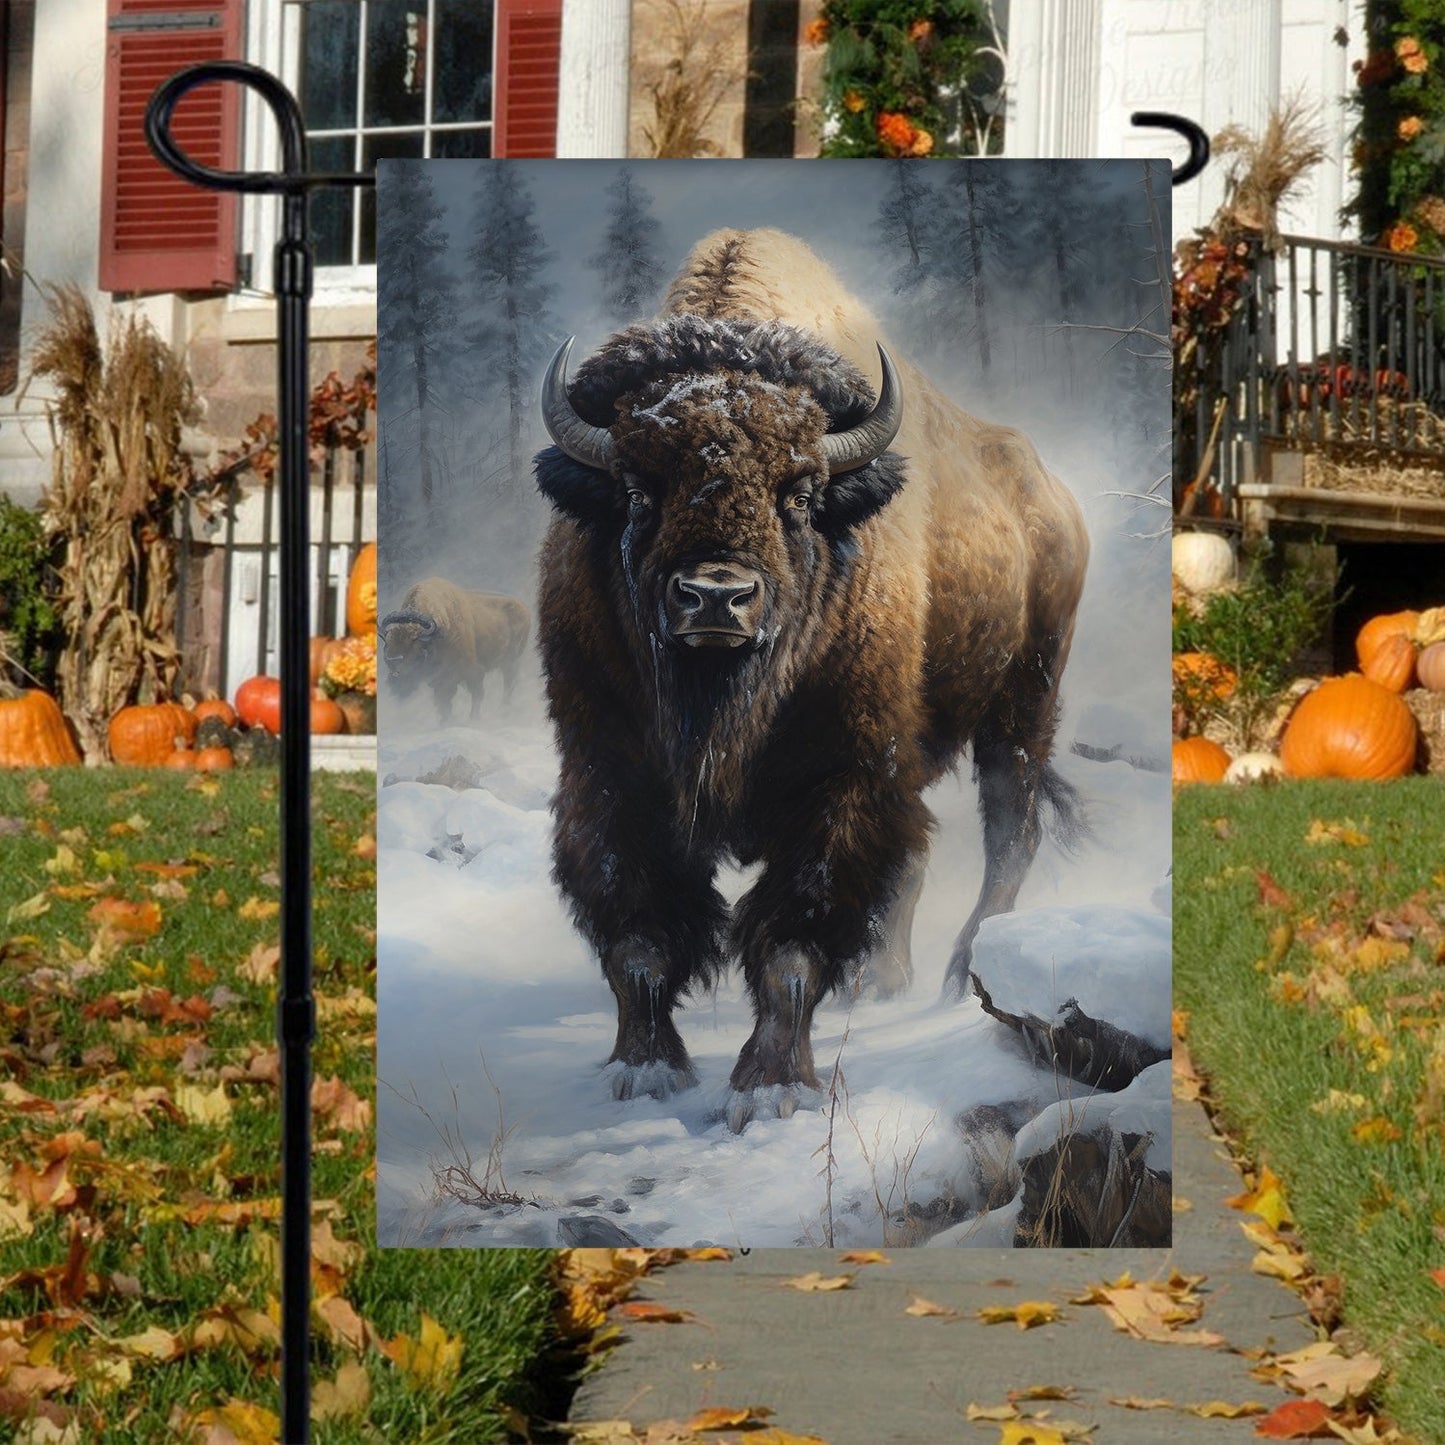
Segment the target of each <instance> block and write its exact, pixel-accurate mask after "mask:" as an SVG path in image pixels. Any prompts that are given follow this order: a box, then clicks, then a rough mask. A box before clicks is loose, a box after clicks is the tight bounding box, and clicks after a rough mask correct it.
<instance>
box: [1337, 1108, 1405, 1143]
mask: <svg viewBox="0 0 1445 1445" xmlns="http://www.w3.org/2000/svg"><path fill="white" fill-rule="evenodd" d="M1403 1137H1404V1133H1403V1131H1402V1130H1401V1128H1400V1126H1399V1125H1398V1124H1396V1123H1394V1122H1393V1121H1392V1120H1390V1119H1387V1118H1385V1117H1384V1115H1382V1114H1377V1115H1376V1116H1375V1117H1374V1118H1373V1119H1361V1120H1360V1122H1359V1123H1358V1124H1355V1125H1354V1126H1353V1127H1352V1128H1351V1129H1350V1138H1351V1139H1353V1140H1354V1141H1355V1143H1356V1144H1393V1143H1394V1142H1395V1140H1396V1139H1400V1138H1403Z"/></svg>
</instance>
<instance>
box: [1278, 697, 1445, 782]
mask: <svg viewBox="0 0 1445 1445" xmlns="http://www.w3.org/2000/svg"><path fill="white" fill-rule="evenodd" d="M1418 746H1419V730H1418V728H1417V726H1416V723H1415V717H1414V714H1413V713H1412V712H1411V711H1410V709H1409V708H1408V707H1407V706H1406V705H1405V702H1404V699H1403V698H1401V697H1400V695H1399V694H1398V693H1395V692H1392V691H1391V690H1390V689H1389V688H1387V687H1383V686H1382V685H1381V684H1380V683H1378V682H1372V681H1371V680H1370V679H1369V678H1368V677H1365V676H1363V675H1362V674H1361V673H1358V672H1350V673H1346V674H1345V675H1344V676H1343V677H1327V678H1326V679H1325V680H1324V681H1323V682H1322V683H1321V684H1320V685H1319V686H1318V687H1317V688H1315V690H1314V691H1313V692H1311V693H1309V694H1307V695H1306V696H1305V697H1304V698H1302V699H1301V700H1300V703H1299V706H1298V707H1296V708H1295V710H1294V712H1293V713H1292V714H1291V715H1290V720H1289V725H1288V726H1287V727H1286V728H1285V733H1284V738H1283V740H1282V742H1281V743H1280V750H1279V756H1280V761H1281V762H1282V763H1283V764H1284V770H1285V772H1286V773H1288V774H1289V776H1290V777H1292V778H1357V779H1384V778H1399V777H1403V776H1404V775H1405V774H1406V773H1408V772H1410V770H1411V769H1412V768H1413V767H1414V766H1415V754H1416V751H1417V749H1418Z"/></svg>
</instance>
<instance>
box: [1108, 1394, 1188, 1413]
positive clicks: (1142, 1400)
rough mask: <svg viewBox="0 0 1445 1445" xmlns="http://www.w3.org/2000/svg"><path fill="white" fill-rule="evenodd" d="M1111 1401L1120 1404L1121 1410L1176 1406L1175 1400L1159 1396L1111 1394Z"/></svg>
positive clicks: (1159, 1408) (1113, 1403)
mask: <svg viewBox="0 0 1445 1445" xmlns="http://www.w3.org/2000/svg"><path fill="white" fill-rule="evenodd" d="M1109 1403H1110V1404H1111V1405H1117V1406H1119V1408H1120V1409H1121V1410H1172V1409H1173V1408H1174V1401H1173V1400H1165V1399H1162V1398H1160V1397H1159V1396H1151V1397H1145V1396H1142V1395H1110V1396H1109Z"/></svg>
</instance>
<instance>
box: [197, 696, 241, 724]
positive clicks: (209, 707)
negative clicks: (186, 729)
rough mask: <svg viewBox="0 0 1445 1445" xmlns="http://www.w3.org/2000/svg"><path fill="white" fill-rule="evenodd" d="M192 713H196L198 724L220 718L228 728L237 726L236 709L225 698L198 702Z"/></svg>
mask: <svg viewBox="0 0 1445 1445" xmlns="http://www.w3.org/2000/svg"><path fill="white" fill-rule="evenodd" d="M191 711H192V712H193V713H195V715H196V721H197V722H198V723H201V722H205V720H206V719H207V718H208V717H214V718H219V719H220V720H221V721H222V722H223V723H224V724H225V725H226V726H227V727H228V728H233V727H235V726H236V709H235V708H233V707H232V706H231V704H230V703H228V702H227V701H226V699H225V698H223V697H208V698H206V700H205V701H204V702H198V703H197V704H196V705H195V707H193V708H192V709H191Z"/></svg>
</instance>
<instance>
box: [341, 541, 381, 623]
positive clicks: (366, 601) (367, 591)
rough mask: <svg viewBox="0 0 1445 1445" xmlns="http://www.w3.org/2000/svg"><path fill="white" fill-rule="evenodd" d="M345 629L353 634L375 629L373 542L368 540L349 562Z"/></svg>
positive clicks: (374, 554) (374, 546)
mask: <svg viewBox="0 0 1445 1445" xmlns="http://www.w3.org/2000/svg"><path fill="white" fill-rule="evenodd" d="M346 630H347V631H348V632H349V633H351V634H352V635H353V636H359V635H360V634H361V633H363V632H375V631H376V543H375V542H368V543H367V544H366V545H365V546H364V547H363V548H362V549H361V550H360V551H359V552H358V553H357V554H356V561H355V562H353V563H352V564H351V577H350V580H349V581H348V582H347V584H346Z"/></svg>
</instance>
